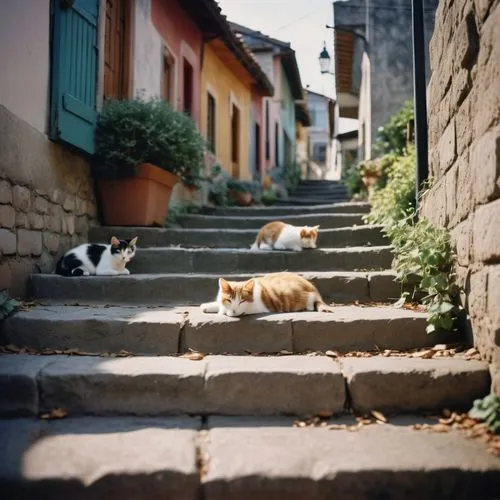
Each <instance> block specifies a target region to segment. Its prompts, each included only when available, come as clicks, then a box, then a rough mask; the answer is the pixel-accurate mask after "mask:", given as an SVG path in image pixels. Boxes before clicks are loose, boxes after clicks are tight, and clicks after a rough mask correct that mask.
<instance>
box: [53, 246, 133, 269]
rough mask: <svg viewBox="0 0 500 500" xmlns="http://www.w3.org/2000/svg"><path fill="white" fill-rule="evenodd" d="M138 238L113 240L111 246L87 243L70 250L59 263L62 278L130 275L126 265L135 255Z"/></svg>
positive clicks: (57, 266) (58, 267)
mask: <svg viewBox="0 0 500 500" xmlns="http://www.w3.org/2000/svg"><path fill="white" fill-rule="evenodd" d="M136 243H137V236H136V237H135V238H132V239H131V240H119V239H118V238H116V237H115V236H113V237H112V238H111V244H110V245H101V244H97V243H85V244H83V245H78V246H77V247H75V248H72V249H71V250H68V251H67V252H66V253H65V254H64V255H63V256H62V257H61V258H60V259H59V261H58V262H57V265H56V273H57V274H60V275H61V276H89V275H90V274H95V275H101V276H115V275H118V274H130V271H129V270H128V269H126V267H125V266H126V265H127V264H128V263H129V262H130V260H131V259H132V258H133V257H134V255H135V245H136Z"/></svg>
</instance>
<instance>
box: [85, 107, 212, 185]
mask: <svg viewBox="0 0 500 500" xmlns="http://www.w3.org/2000/svg"><path fill="white" fill-rule="evenodd" d="M95 142H96V155H95V162H94V168H93V170H94V174H95V176H96V177H97V178H121V177H130V176H133V175H135V174H136V167H137V165H138V164H140V163H152V164H153V165H156V166H157V167H160V168H162V169H164V170H167V171H169V172H171V173H173V174H176V175H179V176H180V177H181V178H182V180H183V182H184V183H185V184H186V185H188V186H195V185H197V182H198V180H199V176H200V173H201V169H202V166H203V154H204V143H203V139H202V137H201V136H200V134H199V132H198V130H197V128H196V125H195V123H194V122H193V120H192V119H191V118H190V117H189V116H187V115H185V114H183V113H180V112H178V111H174V110H173V109H172V108H171V107H170V105H169V104H168V103H167V102H165V101H163V100H160V99H149V100H145V99H142V98H140V97H139V98H136V99H132V100H128V101H109V102H107V103H106V105H105V106H104V109H103V110H102V112H101V113H100V115H99V119H98V122H97V127H96V133H95Z"/></svg>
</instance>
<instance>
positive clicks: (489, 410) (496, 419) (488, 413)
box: [469, 394, 500, 434]
mask: <svg viewBox="0 0 500 500" xmlns="http://www.w3.org/2000/svg"><path fill="white" fill-rule="evenodd" d="M469 417H471V418H474V419H476V420H482V421H484V422H486V423H487V424H488V429H489V430H490V431H491V432H492V433H493V434H500V397H499V396H495V395H494V394H489V395H488V396H486V397H484V398H483V399H476V400H475V401H474V404H473V406H472V408H471V409H470V411H469Z"/></svg>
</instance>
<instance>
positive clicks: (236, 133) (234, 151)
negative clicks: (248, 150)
mask: <svg viewBox="0 0 500 500" xmlns="http://www.w3.org/2000/svg"><path fill="white" fill-rule="evenodd" d="M231 160H232V162H233V172H232V174H233V177H234V178H235V179H239V177H240V165H239V162H240V110H239V109H238V108H237V106H236V105H235V104H232V105H231Z"/></svg>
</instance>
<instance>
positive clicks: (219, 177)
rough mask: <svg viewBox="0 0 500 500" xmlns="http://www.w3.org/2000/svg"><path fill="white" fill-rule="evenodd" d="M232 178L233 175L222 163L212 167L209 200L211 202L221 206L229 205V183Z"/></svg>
mask: <svg viewBox="0 0 500 500" xmlns="http://www.w3.org/2000/svg"><path fill="white" fill-rule="evenodd" d="M230 179H231V176H230V175H229V174H228V173H227V172H226V171H225V170H224V169H223V168H222V167H221V166H220V165H214V166H213V167H212V169H211V171H210V176H209V178H208V180H209V182H210V190H209V192H208V200H209V201H210V202H211V203H213V204H214V205H218V206H221V207H225V206H227V205H229V197H228V192H229V188H228V185H227V184H228V182H229V180H230Z"/></svg>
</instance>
